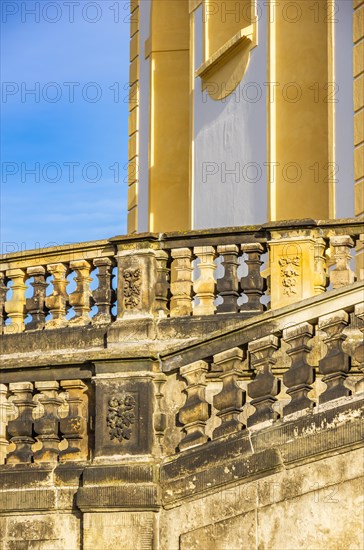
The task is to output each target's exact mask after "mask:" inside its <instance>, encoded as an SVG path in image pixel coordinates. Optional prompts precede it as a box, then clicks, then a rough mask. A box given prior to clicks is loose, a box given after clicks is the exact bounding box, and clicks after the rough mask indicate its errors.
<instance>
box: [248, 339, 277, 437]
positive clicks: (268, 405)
mask: <svg viewBox="0 0 364 550" xmlns="http://www.w3.org/2000/svg"><path fill="white" fill-rule="evenodd" d="M278 348H279V338H277V336H274V334H270V335H269V336H265V337H264V338H259V340H255V341H254V342H250V343H249V345H248V350H249V354H250V364H251V367H252V369H253V370H254V371H255V379H254V380H252V381H251V382H250V383H249V384H248V387H247V390H248V395H249V397H251V402H250V404H251V405H252V406H253V407H255V412H254V413H253V414H252V415H251V416H249V418H248V420H247V425H248V427H250V426H253V425H254V424H259V423H260V422H265V421H267V420H276V419H277V418H278V413H277V412H276V411H275V410H274V409H273V404H274V403H275V402H276V401H277V398H276V396H277V395H278V393H279V391H280V381H279V379H278V378H277V377H276V376H274V374H273V373H272V367H273V365H275V363H276V361H277V360H276V359H275V358H274V357H273V353H274V352H275V351H276V350H277V349H278Z"/></svg>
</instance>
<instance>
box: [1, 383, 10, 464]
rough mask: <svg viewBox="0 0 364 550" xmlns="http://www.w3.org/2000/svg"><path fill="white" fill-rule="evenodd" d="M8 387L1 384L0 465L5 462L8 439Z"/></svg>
mask: <svg viewBox="0 0 364 550" xmlns="http://www.w3.org/2000/svg"><path fill="white" fill-rule="evenodd" d="M7 394H8V388H7V386H5V384H0V465H1V464H4V462H5V458H6V453H7V448H8V445H9V443H8V440H7V438H6V426H7V424H8V415H9V405H8V400H7Z"/></svg>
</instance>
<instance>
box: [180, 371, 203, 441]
mask: <svg viewBox="0 0 364 550" xmlns="http://www.w3.org/2000/svg"><path fill="white" fill-rule="evenodd" d="M207 371H208V364H207V363H206V362H205V361H196V362H195V363H192V364H191V365H187V366H185V367H181V369H180V373H181V375H182V376H183V378H185V379H186V380H187V387H186V389H185V393H186V394H187V399H186V402H185V404H184V405H183V407H182V408H181V410H180V411H179V415H178V418H179V421H180V422H181V423H182V424H183V430H184V432H185V433H186V435H185V436H184V437H183V438H182V440H181V442H180V444H179V449H180V450H181V451H183V450H184V449H188V448H190V447H194V446H196V445H201V444H202V443H205V442H206V441H208V437H207V435H206V434H205V428H206V422H207V420H208V419H209V416H210V407H209V404H208V403H207V401H206V399H205V388H206V373H207Z"/></svg>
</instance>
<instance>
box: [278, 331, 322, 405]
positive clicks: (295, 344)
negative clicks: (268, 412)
mask: <svg viewBox="0 0 364 550" xmlns="http://www.w3.org/2000/svg"><path fill="white" fill-rule="evenodd" d="M313 335H314V329H313V326H312V325H311V324H310V323H301V324H300V325H296V326H294V327H289V328H287V329H285V330H284V331H283V339H284V340H285V342H287V343H288V344H289V345H290V347H291V349H289V350H287V355H289V357H290V359H291V367H290V368H289V370H288V371H286V372H285V373H284V375H283V382H284V384H285V386H286V387H287V388H288V389H287V394H288V395H289V396H290V397H291V401H290V403H288V404H287V405H286V406H285V407H284V408H283V413H284V415H287V414H290V413H294V412H297V411H302V410H304V409H312V408H313V407H314V402H313V401H311V399H309V398H308V397H307V394H308V393H309V392H310V391H311V390H312V384H313V383H314V380H315V369H314V368H313V367H311V365H309V364H308V363H307V355H308V354H309V353H310V351H311V347H310V346H308V345H307V342H308V341H309V340H310V339H311V338H312V337H313Z"/></svg>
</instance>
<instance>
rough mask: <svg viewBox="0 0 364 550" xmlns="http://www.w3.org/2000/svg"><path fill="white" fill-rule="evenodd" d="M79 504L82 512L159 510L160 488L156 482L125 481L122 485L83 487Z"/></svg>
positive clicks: (78, 494) (80, 491)
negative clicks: (141, 483) (140, 483)
mask: <svg viewBox="0 0 364 550" xmlns="http://www.w3.org/2000/svg"><path fill="white" fill-rule="evenodd" d="M77 506H78V508H79V509H80V510H81V511H82V512H91V511H104V510H105V509H108V510H128V509H132V510H135V509H137V510H158V509H159V498H158V488H157V486H156V485H154V484H149V485H146V484H144V485H139V484H134V483H125V484H124V485H121V486H111V485H110V486H100V485H95V486H89V487H81V488H80V489H79V491H78V493H77Z"/></svg>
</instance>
